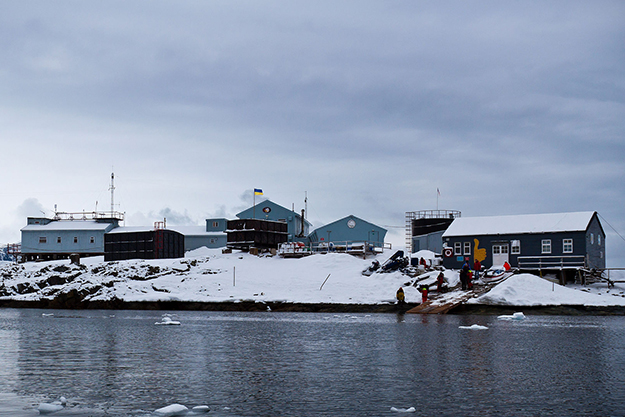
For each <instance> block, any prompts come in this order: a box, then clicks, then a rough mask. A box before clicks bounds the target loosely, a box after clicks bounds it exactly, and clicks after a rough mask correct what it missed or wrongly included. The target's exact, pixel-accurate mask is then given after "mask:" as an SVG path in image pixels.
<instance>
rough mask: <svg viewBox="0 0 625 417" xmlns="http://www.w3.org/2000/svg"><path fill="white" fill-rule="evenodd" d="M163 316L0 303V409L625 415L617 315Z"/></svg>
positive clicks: (624, 321) (623, 351) (9, 412)
mask: <svg viewBox="0 0 625 417" xmlns="http://www.w3.org/2000/svg"><path fill="white" fill-rule="evenodd" d="M48 314H54V315H52V316H50V315H48ZM161 315H162V312H155V311H63V310H60V311H59V310H55V311H50V310H31V309H24V310H21V309H0V360H1V368H0V415H1V416H17V417H22V416H35V415H38V414H39V413H38V411H37V406H38V405H39V404H40V403H42V402H51V401H53V400H56V399H58V398H59V397H60V396H65V397H66V398H67V400H68V406H67V407H66V408H65V409H64V410H62V411H59V412H57V413H55V414H52V416H55V417H56V416H137V417H138V416H150V415H153V411H154V410H156V409H158V408H161V407H164V406H167V405H169V404H173V403H179V404H184V405H186V406H188V407H192V406H196V405H208V406H209V407H210V408H211V412H210V413H209V414H208V415H209V416H210V415H212V416H233V417H235V416H392V415H403V414H399V413H398V412H397V411H392V410H391V408H392V407H394V408H396V409H408V408H409V407H415V409H416V412H415V414H407V415H424V416H490V415H501V416H503V415H507V416H550V415H553V416H616V415H625V318H624V317H568V316H528V317H527V319H526V320H524V321H520V322H506V321H501V320H497V318H496V317H494V316H451V315H450V316H419V315H393V314H375V315H367V314H311V313H303V314H297V313H271V312H267V313H216V312H177V313H175V314H173V317H172V318H173V319H174V320H179V321H180V322H181V323H182V324H181V325H180V326H158V325H155V323H156V322H160V321H161ZM473 324H479V325H482V326H486V327H488V329H484V330H471V329H463V328H461V326H471V325H473Z"/></svg>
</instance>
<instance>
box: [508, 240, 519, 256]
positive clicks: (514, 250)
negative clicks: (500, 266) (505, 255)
mask: <svg viewBox="0 0 625 417" xmlns="http://www.w3.org/2000/svg"><path fill="white" fill-rule="evenodd" d="M511 246H512V248H511V252H510V253H511V254H513V255H520V254H521V241H520V240H513V241H512V245H511Z"/></svg>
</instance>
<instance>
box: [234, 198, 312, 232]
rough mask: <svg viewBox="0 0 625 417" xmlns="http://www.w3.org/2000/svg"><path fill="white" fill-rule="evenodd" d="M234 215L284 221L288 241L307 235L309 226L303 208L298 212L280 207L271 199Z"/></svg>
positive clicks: (242, 217) (243, 217) (240, 217)
mask: <svg viewBox="0 0 625 417" xmlns="http://www.w3.org/2000/svg"><path fill="white" fill-rule="evenodd" d="M236 216H237V217H238V218H239V219H260V220H271V221H276V222H282V223H286V224H287V229H288V232H287V241H288V242H293V241H294V240H297V238H304V237H306V236H308V232H309V229H310V226H311V224H310V222H308V220H306V219H305V216H304V210H302V212H301V213H298V212H296V211H295V210H294V209H288V208H286V207H282V206H281V205H279V204H276V203H274V202H273V201H271V200H264V201H261V202H259V203H257V204H256V205H255V206H252V207H250V208H248V209H246V210H243V211H242V212H240V213H239V214H237V215H236Z"/></svg>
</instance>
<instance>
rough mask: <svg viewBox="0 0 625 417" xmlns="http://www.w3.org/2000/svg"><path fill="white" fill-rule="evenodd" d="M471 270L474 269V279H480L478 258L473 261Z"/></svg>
mask: <svg viewBox="0 0 625 417" xmlns="http://www.w3.org/2000/svg"><path fill="white" fill-rule="evenodd" d="M473 270H474V271H475V280H476V281H477V280H478V279H480V271H481V270H482V264H481V263H480V261H479V260H478V259H476V260H475V262H474V263H473Z"/></svg>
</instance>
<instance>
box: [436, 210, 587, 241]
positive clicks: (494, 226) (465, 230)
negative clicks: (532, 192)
mask: <svg viewBox="0 0 625 417" xmlns="http://www.w3.org/2000/svg"><path fill="white" fill-rule="evenodd" d="M595 214H596V212H595V211H581V212H575V213H550V214H522V215H512V216H486V217H460V218H457V219H455V220H454V221H453V222H452V223H451V225H450V226H449V227H448V228H447V230H446V231H445V233H443V237H450V236H478V235H504V234H523V233H553V232H572V231H584V230H586V229H587V228H588V225H589V224H590V221H591V220H592V217H593V216H594V215H595Z"/></svg>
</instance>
